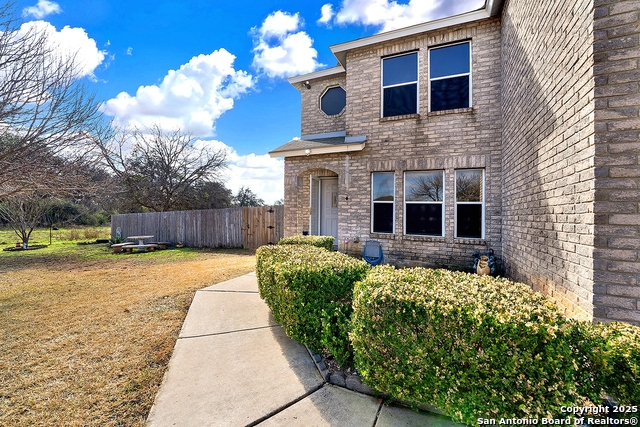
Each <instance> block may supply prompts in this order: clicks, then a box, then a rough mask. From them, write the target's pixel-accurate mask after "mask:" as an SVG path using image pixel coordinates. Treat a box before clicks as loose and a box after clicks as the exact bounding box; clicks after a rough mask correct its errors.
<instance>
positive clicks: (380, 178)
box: [373, 172, 394, 202]
mask: <svg viewBox="0 0 640 427" xmlns="http://www.w3.org/2000/svg"><path fill="white" fill-rule="evenodd" d="M393 194H394V191H393V173H392V172H384V173H374V174H373V201H374V202H380V201H387V202H392V201H393Z"/></svg>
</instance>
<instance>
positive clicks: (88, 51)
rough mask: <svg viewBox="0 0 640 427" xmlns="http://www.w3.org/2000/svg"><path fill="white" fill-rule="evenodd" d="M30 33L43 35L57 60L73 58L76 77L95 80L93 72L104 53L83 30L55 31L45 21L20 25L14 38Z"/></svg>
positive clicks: (102, 59)
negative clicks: (86, 77)
mask: <svg viewBox="0 0 640 427" xmlns="http://www.w3.org/2000/svg"><path fill="white" fill-rule="evenodd" d="M30 32H34V33H39V34H45V35H46V38H47V43H48V48H49V49H51V51H52V56H53V57H54V58H57V59H67V58H71V57H73V58H74V61H75V65H76V72H77V73H78V77H85V76H88V77H90V78H93V79H95V75H94V71H95V69H96V68H97V67H98V66H99V65H100V64H102V62H103V61H104V58H105V55H106V54H107V52H106V51H103V50H99V49H98V47H97V45H96V41H95V40H94V39H92V38H90V37H89V36H88V35H87V32H86V31H85V30H84V29H83V28H71V27H69V26H66V27H64V28H63V29H61V30H60V31H57V30H56V29H55V27H54V26H53V25H51V24H50V23H48V22H45V21H30V22H25V23H24V24H22V26H21V27H20V29H19V30H18V31H17V32H16V37H21V36H24V35H25V34H29V33H30Z"/></svg>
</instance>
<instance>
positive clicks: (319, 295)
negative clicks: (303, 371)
mask: <svg viewBox="0 0 640 427" xmlns="http://www.w3.org/2000/svg"><path fill="white" fill-rule="evenodd" d="M368 269H369V267H368V265H367V263H365V262H364V261H362V260H357V259H354V258H351V257H349V256H347V255H344V254H342V253H340V252H329V251H326V250H324V249H321V248H318V247H314V246H306V245H280V246H263V247H261V248H258V250H257V251H256V275H257V277H258V289H259V291H260V296H261V297H262V298H263V299H264V300H265V302H266V303H267V304H268V305H269V307H270V308H271V311H272V313H273V317H274V319H275V320H276V321H277V322H278V323H280V324H281V325H282V326H283V328H284V330H285V332H286V333H287V335H288V336H290V337H291V338H294V339H295V340H297V341H298V342H301V343H303V344H307V345H309V347H311V348H312V349H314V350H320V349H322V348H323V347H324V344H323V343H330V345H334V346H336V348H338V347H339V344H337V343H334V342H335V339H334V338H331V337H323V331H325V330H326V331H327V333H333V332H335V331H336V329H335V328H332V327H329V328H325V327H323V323H322V321H323V318H325V322H326V321H327V319H329V322H331V320H330V319H332V318H334V317H335V318H336V319H338V320H339V319H341V317H340V316H341V314H340V313H343V311H342V309H341V307H342V306H343V305H345V304H346V305H348V306H349V307H350V302H351V296H352V292H353V284H354V283H355V282H356V281H358V280H361V279H362V278H363V277H364V276H365V274H366V272H367V270H368ZM336 310H337V312H336ZM323 311H324V312H325V314H323ZM347 313H348V310H347ZM336 316H337V317H336ZM341 324H342V325H345V327H346V325H347V323H346V322H344V321H342V323H341ZM337 328H340V325H338V326H337ZM332 331H333V332H332ZM342 335H343V336H344V337H346V336H347V332H346V331H344V332H342ZM331 343H334V344H331Z"/></svg>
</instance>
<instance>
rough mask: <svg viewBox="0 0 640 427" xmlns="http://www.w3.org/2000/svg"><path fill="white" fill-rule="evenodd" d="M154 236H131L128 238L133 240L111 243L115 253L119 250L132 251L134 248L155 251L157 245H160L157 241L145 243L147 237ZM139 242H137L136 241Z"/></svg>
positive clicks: (151, 237)
mask: <svg viewBox="0 0 640 427" xmlns="http://www.w3.org/2000/svg"><path fill="white" fill-rule="evenodd" d="M153 237H154V236H129V237H127V240H131V242H127V243H116V244H113V245H111V248H112V249H113V252H114V253H119V252H132V251H133V250H134V249H137V250H139V251H147V250H148V251H153V250H154V249H155V248H156V247H158V245H157V244H155V243H148V244H145V243H144V241H145V240H147V239H153ZM136 241H137V242H138V244H136V243H135V242H136Z"/></svg>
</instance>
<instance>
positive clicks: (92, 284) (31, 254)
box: [0, 228, 255, 426]
mask: <svg viewBox="0 0 640 427" xmlns="http://www.w3.org/2000/svg"><path fill="white" fill-rule="evenodd" d="M84 233H85V232H84V230H75V231H73V230H58V231H53V236H52V237H53V238H52V242H53V243H52V245H50V246H49V247H47V248H45V249H37V250H33V251H12V252H0V349H1V351H0V425H2V426H22V425H34V426H58V425H60V426H61V425H64V426H141V425H144V422H145V419H146V416H147V414H148V412H149V410H150V408H151V405H152V403H153V399H154V396H155V394H156V392H157V390H158V387H159V386H160V382H161V381H162V376H163V374H164V371H165V368H166V366H167V363H168V361H169V358H170V357H171V352H172V350H173V346H174V344H175V341H176V338H177V336H178V332H179V330H180V327H181V326H182V322H183V320H184V317H185V316H186V313H187V310H188V308H189V305H190V304H191V300H192V298H193V295H194V292H195V290H197V289H200V288H202V287H205V286H209V285H211V284H214V283H217V282H221V281H224V280H227V279H230V278H232V277H236V276H239V275H242V274H245V273H247V272H249V271H252V270H253V269H254V265H255V257H254V254H253V252H252V251H246V250H211V251H208V250H207V251H205V250H194V249H187V248H184V249H174V250H166V251H156V252H150V253H140V254H129V255H122V254H119V255H114V254H112V253H111V252H110V250H109V249H108V248H107V247H106V246H105V245H77V242H76V241H70V240H69V239H70V238H73V237H78V238H79V239H80V241H86V240H92V239H95V238H106V237H108V235H109V231H108V229H104V228H103V229H95V230H91V231H89V232H88V233H87V237H86V238H85V235H84ZM15 241H16V238H15V236H13V237H12V236H11V234H10V232H9V231H6V230H0V247H7V246H15ZM31 244H49V230H42V231H39V232H38V233H37V234H36V235H35V236H34V237H33V238H32V241H31Z"/></svg>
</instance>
